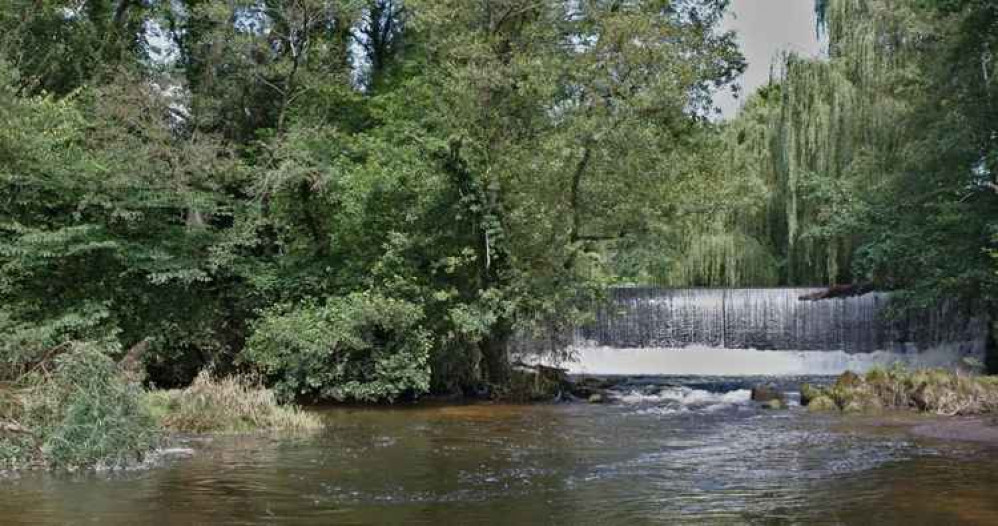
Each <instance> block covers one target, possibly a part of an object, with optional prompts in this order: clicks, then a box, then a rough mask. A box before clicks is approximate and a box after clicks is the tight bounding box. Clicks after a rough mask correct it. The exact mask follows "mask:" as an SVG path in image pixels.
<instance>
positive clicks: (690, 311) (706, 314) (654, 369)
mask: <svg viewBox="0 0 998 526" xmlns="http://www.w3.org/2000/svg"><path fill="white" fill-rule="evenodd" d="M822 290H823V289H806V288H787V289H660V288H619V289H614V290H612V291H611V301H610V302H609V303H608V304H604V305H601V306H598V307H597V309H596V319H595V321H594V322H593V323H591V324H588V325H586V326H583V327H580V328H579V329H578V331H577V333H576V337H575V342H576V343H575V345H574V346H573V348H572V355H573V356H574V358H575V361H570V362H567V363H564V364H560V365H561V366H563V367H567V368H568V369H569V372H571V373H573V374H597V375H611V374H612V375H809V374H810V375H835V374H841V373H842V372H844V371H846V370H851V371H857V372H862V371H867V370H869V369H871V368H873V367H876V366H884V365H891V364H893V363H896V362H901V363H902V364H905V365H908V366H914V367H957V366H961V365H966V364H967V360H968V359H970V360H971V361H978V362H983V358H984V352H985V335H986V326H985V324H983V323H982V322H981V321H980V320H975V319H968V318H966V317H964V316H962V315H961V314H960V313H959V312H957V311H955V310H954V309H952V308H950V307H948V306H947V305H946V304H945V303H943V304H940V305H938V306H936V307H935V308H933V309H929V310H926V311H923V312H916V313H910V314H909V315H908V316H907V317H904V318H891V317H889V316H886V315H885V309H886V308H887V307H888V305H889V302H890V297H889V295H888V294H885V293H870V294H865V295H863V296H855V297H845V298H834V299H823V300H819V301H807V300H802V299H801V297H803V296H806V295H808V294H813V293H815V292H820V291H822Z"/></svg>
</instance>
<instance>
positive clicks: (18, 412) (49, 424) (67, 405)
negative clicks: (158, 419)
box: [0, 343, 159, 469]
mask: <svg viewBox="0 0 998 526" xmlns="http://www.w3.org/2000/svg"><path fill="white" fill-rule="evenodd" d="M108 350H109V349H107V348H106V346H104V345H100V344H95V343H74V344H71V345H70V346H69V348H68V350H67V352H65V353H64V354H62V355H60V356H59V357H57V358H56V359H55V361H54V368H53V370H52V372H51V374H44V375H43V374H37V373H36V374H33V375H30V376H28V377H26V378H23V379H22V385H21V386H20V388H19V389H17V390H15V391H10V392H8V393H7V394H6V395H5V402H4V403H3V406H4V409H3V413H4V414H3V415H2V418H3V424H4V429H3V430H2V431H0V455H3V456H4V457H5V458H4V463H5V464H7V465H8V467H15V466H18V465H21V464H24V463H27V462H36V463H40V464H45V465H48V466H52V467H63V468H69V469H73V468H78V467H86V466H94V465H102V466H107V467H117V466H122V465H125V464H128V463H130V462H134V461H138V460H141V459H142V457H143V456H144V454H145V453H146V452H147V451H149V450H150V449H152V448H153V447H154V446H155V445H156V444H157V442H158V438H159V433H158V432H157V428H156V425H155V421H154V420H153V418H152V417H151V415H150V414H149V412H148V411H147V410H146V409H145V407H143V406H142V405H141V404H140V397H141V394H142V388H141V387H140V386H139V385H138V384H135V383H130V382H127V381H126V380H125V379H124V378H122V376H121V375H120V374H119V371H118V368H117V366H116V364H115V363H114V361H112V360H111V359H110V358H109V357H108V356H107V354H105V351H108Z"/></svg>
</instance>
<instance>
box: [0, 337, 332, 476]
mask: <svg viewBox="0 0 998 526" xmlns="http://www.w3.org/2000/svg"><path fill="white" fill-rule="evenodd" d="M106 350H107V349H106V348H104V346H102V345H101V344H99V343H74V344H72V345H69V346H68V347H67V349H66V351H65V352H63V353H61V354H59V355H58V356H56V357H54V358H53V359H52V360H51V361H50V362H48V363H44V364H39V365H38V366H37V367H35V368H34V369H33V370H32V371H30V372H29V373H28V374H25V375H22V376H21V377H19V378H17V379H16V380H14V381H12V382H10V383H7V384H2V385H0V470H11V469H25V468H31V467H39V468H56V469H68V470H74V469H78V468H85V467H98V468H101V467H103V468H116V467H123V466H127V465H133V464H136V463H138V462H141V461H142V460H143V459H144V458H145V456H146V455H147V454H148V453H149V452H150V451H152V450H154V449H155V448H156V447H157V446H159V445H160V444H161V443H162V439H163V437H164V436H165V435H166V433H167V432H169V431H183V432H195V433H205V432H221V433H233V432H247V431H253V430H259V429H289V430H309V429H317V428H319V427H321V422H320V420H319V418H318V417H317V416H316V415H312V414H308V413H305V412H303V411H302V410H301V409H299V408H297V407H294V406H282V405H279V404H278V403H277V400H276V397H275V396H274V393H273V391H271V390H269V389H265V388H263V387H262V386H259V385H257V384H254V383H252V382H249V381H248V380H245V379H242V378H221V379H217V378H213V377H212V376H211V375H209V374H208V373H206V372H202V373H201V374H200V375H198V377H197V379H196V380H195V381H194V383H193V384H192V385H191V386H189V387H187V388H186V389H178V390H170V391H146V390H144V389H143V388H142V386H141V385H140V384H139V383H138V382H137V381H135V380H134V379H130V378H129V377H128V375H126V374H122V370H121V368H120V367H119V365H118V364H117V363H115V362H114V360H112V359H111V358H110V357H109V356H108V354H107V352H106Z"/></svg>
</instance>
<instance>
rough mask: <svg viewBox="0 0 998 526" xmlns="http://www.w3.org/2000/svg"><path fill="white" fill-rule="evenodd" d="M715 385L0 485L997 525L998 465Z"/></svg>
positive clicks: (291, 515)
mask: <svg viewBox="0 0 998 526" xmlns="http://www.w3.org/2000/svg"><path fill="white" fill-rule="evenodd" d="M714 387H715V388H720V387H722V386H721V385H720V384H718V385H717V386H714ZM723 387H724V389H725V390H724V391H716V390H712V389H711V386H709V385H703V384H694V383H689V382H686V383H685V384H684V385H672V386H669V387H661V386H635V387H634V388H633V389H630V388H628V389H625V390H624V391H623V392H621V393H620V395H619V397H620V401H619V402H618V403H616V404H612V405H586V404H566V405H538V406H508V405H484V404H483V405H467V406H420V407H412V408H400V409H347V408H338V409H331V410H327V411H325V415H326V417H327V418H328V422H329V428H328V429H327V430H326V431H325V432H324V433H322V434H320V435H318V436H312V437H288V436H253V437H223V438H215V439H213V440H210V441H194V442H192V443H191V444H189V446H190V447H193V448H194V449H195V450H196V454H195V455H194V456H193V457H191V458H178V459H175V460H166V461H164V464H165V465H163V466H161V467H158V468H155V469H151V470H143V471H132V472H126V473H116V474H76V475H47V474H41V473H29V474H24V475H21V476H20V477H19V478H16V479H10V480H3V481H0V523H3V524H39V523H49V524H66V523H79V524H83V523H88V524H277V523H285V524H292V523H293V524H435V525H442V524H601V525H612V524H628V525H631V524H673V523H677V522H679V523H709V524H716V523H733V524H743V523H757V524H795V523H803V524H813V523H844V524H870V523H881V524H882V523H897V524H902V523H903V524H954V523H964V524H996V523H998V499H996V498H995V491H996V488H998V451H995V450H993V449H989V448H988V447H986V446H981V445H968V444H958V443H952V442H938V441H935V442H934V441H928V440H920V439H915V438H913V437H912V436H910V435H908V434H906V433H905V431H904V430H903V428H901V427H899V426H870V425H864V424H855V423H853V422H854V421H852V420H850V421H844V420H842V419H841V418H840V417H837V416H815V415H810V414H808V413H807V412H806V411H802V410H800V409H799V408H796V409H793V410H791V411H783V412H772V411H766V410H763V409H759V408H757V407H756V406H755V405H754V404H753V403H752V402H750V401H749V400H748V392H747V391H745V390H743V389H742V388H741V387H743V386H738V385H730V384H725V385H723Z"/></svg>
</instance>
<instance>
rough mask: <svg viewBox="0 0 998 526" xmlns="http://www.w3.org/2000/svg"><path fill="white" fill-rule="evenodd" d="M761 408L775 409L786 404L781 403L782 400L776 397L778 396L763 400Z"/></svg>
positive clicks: (785, 406) (784, 406)
mask: <svg viewBox="0 0 998 526" xmlns="http://www.w3.org/2000/svg"><path fill="white" fill-rule="evenodd" d="M762 408H763V409H775V410H779V409H786V408H787V404H785V403H783V401H782V400H780V399H778V398H774V399H772V400H767V401H766V402H764V403H763V404H762Z"/></svg>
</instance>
